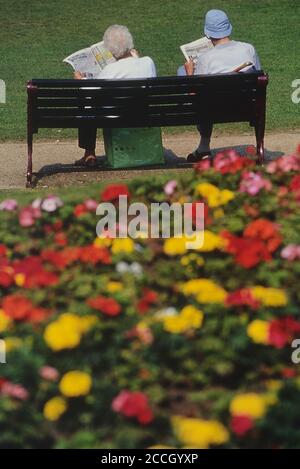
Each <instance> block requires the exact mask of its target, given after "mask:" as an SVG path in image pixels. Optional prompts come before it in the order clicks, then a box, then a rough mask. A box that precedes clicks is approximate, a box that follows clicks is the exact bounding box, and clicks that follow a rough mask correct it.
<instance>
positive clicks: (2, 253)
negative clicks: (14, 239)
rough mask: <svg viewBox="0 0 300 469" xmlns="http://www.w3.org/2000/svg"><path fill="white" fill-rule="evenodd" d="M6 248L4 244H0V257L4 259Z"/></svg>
mask: <svg viewBox="0 0 300 469" xmlns="http://www.w3.org/2000/svg"><path fill="white" fill-rule="evenodd" d="M6 254H7V247H6V246H4V244H0V257H6Z"/></svg>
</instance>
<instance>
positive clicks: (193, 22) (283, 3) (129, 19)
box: [0, 0, 300, 140]
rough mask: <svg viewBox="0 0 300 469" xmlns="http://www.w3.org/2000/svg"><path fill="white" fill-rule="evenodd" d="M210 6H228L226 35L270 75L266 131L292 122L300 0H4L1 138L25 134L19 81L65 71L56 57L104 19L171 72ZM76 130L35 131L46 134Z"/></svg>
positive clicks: (93, 37)
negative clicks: (252, 50) (250, 50)
mask: <svg viewBox="0 0 300 469" xmlns="http://www.w3.org/2000/svg"><path fill="white" fill-rule="evenodd" d="M210 8H222V9H225V10H226V11H227V12H228V14H229V15H230V17H231V20H232V22H233V25H234V35H233V38H234V39H238V40H242V41H247V42H251V43H253V44H254V45H255V46H256V48H257V51H258V53H259V56H260V58H261V62H262V64H263V68H264V69H265V70H266V71H268V72H269V74H270V78H271V82H270V87H269V103H268V130H276V129H296V128H299V127H300V123H299V117H298V116H299V107H298V106H297V105H295V104H293V103H292V101H291V93H292V88H291V83H292V81H293V80H295V79H296V78H299V76H297V73H298V75H299V70H297V67H296V64H297V63H298V61H299V51H298V50H297V43H298V36H299V17H300V4H299V3H298V2H295V1H294V0H263V1H261V0H206V1H200V0H185V1H184V2H183V1H182V0H165V1H162V0H151V1H150V2H146V1H141V0H127V1H126V2H124V1H123V0H114V1H113V2H112V3H110V2H107V1H103V0H64V1H61V0H48V1H47V2H45V1H44V0H31V1H30V2H29V3H28V2H20V1H19V0H10V1H9V2H1V20H2V28H1V29H0V53H1V64H0V79H2V80H5V82H6V85H7V103H6V104H5V105H4V104H0V140H22V139H24V138H25V136H26V92H25V85H26V81H27V80H29V79H31V78H68V77H70V76H71V70H70V67H69V66H67V65H65V64H63V63H62V59H63V58H64V57H66V56H67V55H68V54H69V53H71V52H73V51H75V50H77V49H79V48H82V47H84V46H87V45H89V44H91V43H93V42H96V41H98V40H99V39H100V38H101V37H102V34H103V32H104V30H105V29H106V27H107V26H109V25H110V24H112V23H121V24H126V25H127V26H128V27H129V28H130V30H131V31H132V33H133V35H134V37H135V42H136V47H137V48H138V49H139V50H140V51H141V52H142V54H144V55H150V56H151V57H152V58H153V59H154V61H155V62H156V64H157V68H158V73H159V74H160V75H172V74H175V73H176V70H177V67H178V65H179V64H181V63H182V61H183V56H182V54H181V52H180V50H179V45H180V44H182V43H184V42H187V41H190V40H193V39H196V38H197V37H200V36H202V35H203V19H204V15H205V12H206V10H208V9H210ZM75 135H76V134H75V133H74V132H73V131H63V132H59V131H58V130H57V129H53V130H45V131H42V132H41V136H42V137H45V138H58V137H59V138H69V137H72V136H75Z"/></svg>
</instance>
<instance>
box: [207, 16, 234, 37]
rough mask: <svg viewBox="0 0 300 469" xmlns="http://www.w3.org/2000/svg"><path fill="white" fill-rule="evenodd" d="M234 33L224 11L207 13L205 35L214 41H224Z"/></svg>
mask: <svg viewBox="0 0 300 469" xmlns="http://www.w3.org/2000/svg"><path fill="white" fill-rule="evenodd" d="M231 33H232V25H231V23H230V21H229V18H228V16H227V15H226V13H225V12H224V11H222V10H210V11H209V12H207V13H206V17H205V27H204V34H205V35H206V36H208V37H212V38H214V39H223V38H224V37H227V36H230V34H231Z"/></svg>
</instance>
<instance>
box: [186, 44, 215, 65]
mask: <svg viewBox="0 0 300 469" xmlns="http://www.w3.org/2000/svg"><path fill="white" fill-rule="evenodd" d="M212 48H213V44H212V42H211V40H210V39H207V37H202V38H201V39H197V40H196V41H193V42H190V43H189V44H184V45H183V46H180V49H181V51H182V53H183V55H184V57H185V58H186V60H187V61H188V60H190V59H192V60H193V61H194V63H195V64H196V63H197V57H198V56H199V55H202V54H204V53H205V52H207V51H209V50H210V49H212Z"/></svg>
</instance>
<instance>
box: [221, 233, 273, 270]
mask: <svg viewBox="0 0 300 469" xmlns="http://www.w3.org/2000/svg"><path fill="white" fill-rule="evenodd" d="M222 236H223V238H225V239H226V240H227V241H228V244H227V246H226V248H225V249H226V251H227V252H229V253H230V254H233V255H234V256H235V262H236V263H237V264H239V265H241V266H242V267H244V268H245V269H251V268H252V267H255V266H256V265H257V264H259V263H260V262H263V261H264V262H267V261H269V260H271V259H272V257H271V256H270V253H269V251H268V249H267V248H266V245H265V243H263V241H261V240H259V239H251V238H239V237H238V236H234V235H233V234H231V233H229V232H223V233H222Z"/></svg>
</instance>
